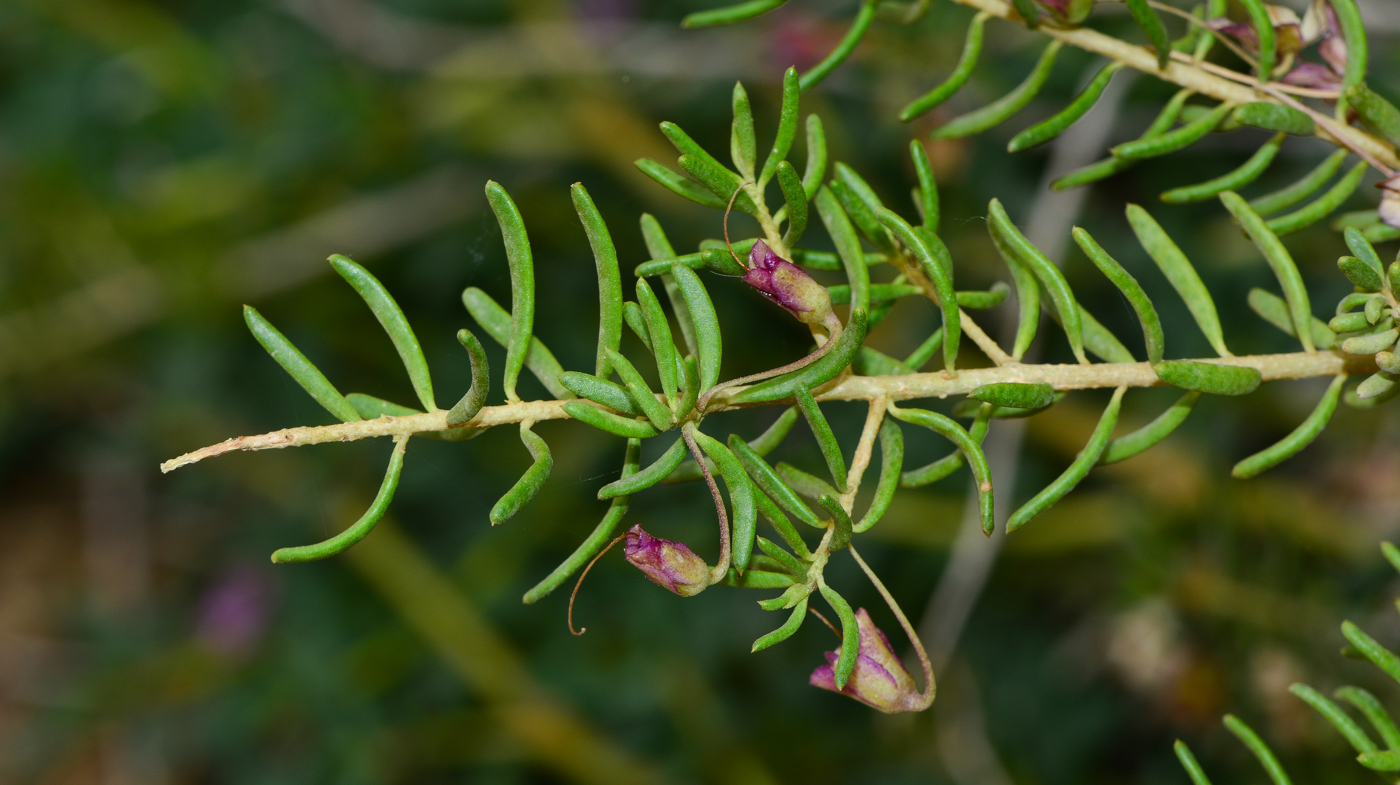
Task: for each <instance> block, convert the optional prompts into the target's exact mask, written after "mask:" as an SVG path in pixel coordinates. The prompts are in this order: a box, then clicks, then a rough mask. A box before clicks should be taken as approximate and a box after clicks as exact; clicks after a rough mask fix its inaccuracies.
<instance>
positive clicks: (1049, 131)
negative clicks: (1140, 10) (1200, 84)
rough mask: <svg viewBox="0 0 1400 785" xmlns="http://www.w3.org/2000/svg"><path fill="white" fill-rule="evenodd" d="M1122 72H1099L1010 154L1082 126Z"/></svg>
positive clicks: (1019, 138)
mask: <svg viewBox="0 0 1400 785" xmlns="http://www.w3.org/2000/svg"><path fill="white" fill-rule="evenodd" d="M1143 1H1144V0H1129V7H1130V8H1131V7H1132V3H1141V2H1143ZM1148 12H1149V13H1151V10H1150V9H1149V11H1148ZM1159 24H1160V22H1159ZM1164 32H1165V31H1164ZM1121 68H1123V64H1122V63H1119V62H1112V63H1109V64H1108V65H1106V66H1104V67H1103V68H1101V69H1099V72H1098V73H1097V74H1095V75H1094V78H1093V79H1091V80H1089V84H1088V85H1086V86H1085V88H1084V89H1083V90H1082V91H1080V93H1079V95H1077V96H1075V97H1074V100H1073V101H1071V102H1070V103H1069V105H1068V106H1066V107H1065V108H1064V109H1061V110H1060V111H1059V112H1057V113H1056V114H1054V115H1052V116H1050V117H1049V118H1047V119H1045V120H1042V121H1041V122H1039V123H1036V124H1035V125H1033V126H1031V127H1030V128H1027V129H1026V130H1024V131H1022V132H1021V133H1019V134H1016V135H1015V136H1014V137H1012V138H1011V142H1010V143H1009V144H1007V145H1006V151H1007V152H1008V153H1019V152H1021V151H1022V150H1029V149H1030V148H1032V147H1036V146H1037V145H1042V144H1045V143H1046V142H1048V141H1050V140H1051V139H1054V138H1055V137H1057V136H1059V135H1060V134H1062V133H1064V132H1065V131H1066V130H1068V129H1069V127H1070V126H1071V125H1074V124H1075V123H1076V122H1078V121H1079V118H1081V117H1083V116H1084V115H1086V114H1088V112H1089V110H1090V109H1093V108H1094V104H1096V103H1098V101H1099V98H1100V97H1101V96H1102V95H1103V91H1104V90H1105V89H1107V88H1108V83H1109V81H1110V80H1111V79H1113V75H1114V74H1116V73H1118V71H1119V69H1121Z"/></svg>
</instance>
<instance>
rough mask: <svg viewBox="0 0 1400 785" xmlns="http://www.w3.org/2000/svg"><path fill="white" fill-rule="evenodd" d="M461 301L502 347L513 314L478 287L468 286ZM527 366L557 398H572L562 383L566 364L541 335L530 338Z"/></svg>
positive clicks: (506, 339) (505, 340) (526, 359)
mask: <svg viewBox="0 0 1400 785" xmlns="http://www.w3.org/2000/svg"><path fill="white" fill-rule="evenodd" d="M462 304H463V305H465V306H466V308H467V312H468V313H470V314H471V316H472V318H473V319H475V320H476V323H477V324H479V325H481V329H483V330H485V331H486V334H487V335H489V336H491V338H492V340H494V341H495V342H496V343H498V344H500V345H502V346H506V345H507V344H508V343H509V342H510V334H511V320H510V315H509V314H507V313H506V310H505V309H504V308H502V307H501V306H500V304H499V303H497V302H496V301H495V300H493V299H491V295H489V294H487V293H486V292H483V291H481V290H480V289H478V288H476V287H475V286H472V287H468V288H467V289H466V290H465V291H463V292H462ZM525 366H526V367H527V368H529V369H530V372H531V373H533V374H534V375H535V378H537V379H539V380H540V383H541V384H543V385H544V386H545V389H547V390H549V392H550V394H551V395H553V396H554V397H555V398H572V397H573V393H572V392H570V391H569V389H568V388H567V387H565V386H564V385H563V384H560V382H559V374H561V373H563V372H564V367H563V366H562V365H560V364H559V361H558V360H556V359H554V355H553V354H552V353H551V352H550V351H549V349H548V348H546V347H545V345H544V344H543V343H541V342H540V339H539V338H534V337H532V338H530V348H529V349H528V350H527V351H526V353H525Z"/></svg>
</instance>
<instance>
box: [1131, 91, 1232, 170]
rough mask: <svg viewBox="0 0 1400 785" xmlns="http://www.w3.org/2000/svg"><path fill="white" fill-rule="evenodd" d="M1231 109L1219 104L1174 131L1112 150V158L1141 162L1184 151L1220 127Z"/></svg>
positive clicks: (1229, 105)
mask: <svg viewBox="0 0 1400 785" xmlns="http://www.w3.org/2000/svg"><path fill="white" fill-rule="evenodd" d="M1233 108H1234V105H1233V104H1220V105H1219V106H1217V107H1215V108H1214V109H1212V110H1210V111H1209V112H1206V113H1205V114H1203V115H1201V116H1200V117H1198V118H1196V119H1195V120H1192V121H1191V122H1189V123H1187V124H1186V125H1183V126H1181V127H1180V128H1178V129H1176V130H1175V131H1168V132H1166V133H1163V134H1161V135H1159V136H1154V137H1151V138H1142V139H1137V140H1135V141H1132V142H1124V143H1123V144H1120V145H1118V146H1117V147H1115V148H1113V150H1112V152H1113V157H1114V158H1122V159H1124V160H1129V161H1141V160H1145V159H1148V158H1157V157H1159V156H1163V155H1167V154H1169V153H1174V152H1176V151H1177V150H1184V149H1185V148H1187V147H1190V146H1191V145H1193V144H1195V143H1196V142H1199V141H1200V140H1201V139H1202V138H1203V137H1205V135H1206V134H1208V133H1210V132H1211V131H1213V130H1215V127H1216V126H1218V125H1220V122H1221V121H1222V120H1224V119H1225V117H1226V115H1228V114H1230V110H1231V109H1233Z"/></svg>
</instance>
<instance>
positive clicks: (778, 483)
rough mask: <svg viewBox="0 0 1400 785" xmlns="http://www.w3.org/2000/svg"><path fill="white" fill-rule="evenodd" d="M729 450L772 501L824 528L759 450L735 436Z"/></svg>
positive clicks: (815, 525)
mask: <svg viewBox="0 0 1400 785" xmlns="http://www.w3.org/2000/svg"><path fill="white" fill-rule="evenodd" d="M729 449H730V450H731V451H732V452H733V453H734V456H735V457H736V458H738V459H739V462H740V463H741V464H743V466H744V469H745V470H747V471H748V473H749V476H750V477H752V478H753V481H754V483H755V484H757V485H758V487H759V489H760V490H762V491H763V492H764V493H765V494H767V495H768V497H769V498H770V499H771V500H772V501H775V502H777V503H778V506H780V507H782V508H783V509H784V510H787V511H788V512H790V513H792V514H793V515H794V516H796V517H797V519H798V520H800V521H802V522H803V523H805V524H807V525H808V526H812V527H816V528H822V522H821V519H820V518H818V517H817V515H816V513H814V512H812V508H810V507H808V506H807V503H806V502H804V501H802V499H801V497H799V496H798V495H797V491H795V490H794V489H793V488H792V487H791V486H790V485H788V483H787V482H785V481H784V480H783V478H782V477H780V476H779V475H778V473H777V472H776V471H775V470H774V469H773V467H772V466H770V465H769V464H768V462H767V461H765V460H763V457H762V456H761V455H759V453H758V451H757V450H755V449H754V448H753V447H752V446H751V445H748V444H745V443H744V441H743V440H742V439H739V438H737V437H734V436H731V437H729ZM814 498H815V497H814Z"/></svg>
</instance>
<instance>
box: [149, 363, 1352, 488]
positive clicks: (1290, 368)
mask: <svg viewBox="0 0 1400 785" xmlns="http://www.w3.org/2000/svg"><path fill="white" fill-rule="evenodd" d="M1200 362H1206V363H1217V364H1220V365H1243V366H1247V367H1250V368H1256V369H1258V371H1259V373H1260V375H1261V376H1262V377H1263V379H1264V381H1266V382H1267V381H1275V380H1280V379H1308V378H1314V377H1331V376H1336V375H1337V374H1339V373H1349V374H1365V373H1374V372H1375V370H1376V366H1375V362H1374V360H1373V359H1372V358H1371V357H1369V356H1356V355H1349V354H1343V353H1341V352H1336V351H1330V352H1294V353H1291V354H1262V355H1254V356H1249V357H1229V358H1219V357H1212V358H1207V359H1203V360H1201V361H1200ZM994 382H1026V383H1033V382H1045V383H1048V384H1050V385H1051V386H1052V387H1054V388H1055V389H1057V390H1090V389H1097V388H1105V387H1155V386H1160V385H1162V382H1161V380H1159V379H1158V378H1157V375H1156V374H1155V373H1153V372H1152V366H1151V365H1149V364H1148V363H1145V362H1142V363H1101V364H1098V365H1022V364H1020V363H1008V364H1006V365H1001V366H997V367H994V368H969V369H964V370H961V371H959V372H958V375H957V376H956V377H952V378H949V377H947V376H945V375H944V374H943V372H942V371H934V372H932V373H915V374H908V375H905V376H846V377H844V378H843V379H842V380H841V381H840V382H838V383H837V384H835V385H833V386H832V387H830V388H828V389H826V390H823V391H821V392H819V393H816V394H815V395H814V397H815V398H816V399H817V400H818V401H878V400H881V399H888V400H891V401H907V400H911V399H915V398H947V397H948V396H950V395H966V394H967V393H969V392H972V391H973V390H974V389H976V388H978V387H980V386H982V385H984V384H992V383H994ZM743 389H744V388H742V387H736V388H734V389H732V390H725V391H724V392H722V393H720V394H719V395H716V396H715V397H714V399H712V400H711V402H710V406H709V407H708V409H707V410H706V414H713V413H715V412H721V411H726V410H729V409H738V408H746V407H751V406H763V405H768V404H733V403H730V402H729V401H730V400H731V399H732V397H733V396H734V395H737V394H738V393H739V392H740V391H742V390H743ZM564 403H565V402H564V401H520V402H516V403H508V404H505V405H502V406H487V407H485V408H483V409H482V410H481V411H480V412H478V413H477V415H476V417H474V418H472V420H471V421H470V422H468V423H467V424H465V425H463V426H458V427H459V428H467V429H479V428H490V427H493V426H496V425H507V424H511V423H518V422H521V421H524V420H534V421H537V422H538V421H542V420H560V419H565V418H567V417H568V414H566V413H565V412H564ZM773 403H774V404H779V403H781V404H787V403H790V402H789V401H774V402H773ZM867 422H868V420H867ZM449 429H450V427H449V426H448V424H447V412H446V411H441V410H440V411H436V412H427V413H425V414H413V415H407V416H404V417H389V416H387V415H386V416H383V417H380V418H378V419H374V420H362V421H359V422H347V423H337V424H335V425H314V426H305V427H300V428H286V429H284V430H280V431H273V432H272V433H264V434H259V435H257V436H240V437H238V438H236V439H229V440H227V441H223V442H219V443H218V444H213V445H210V446H208V447H204V448H202V449H199V450H195V451H194V452H190V453H186V454H184V455H181V456H180V457H178V458H172V459H170V460H168V461H166V462H165V463H162V464H161V465H160V470H161V471H162V472H169V471H173V470H175V469H178V468H180V467H181V466H186V465H188V464H191V463H195V462H197V461H202V460H204V459H205V458H212V457H214V456H216V455H223V454H224V453H227V452H236V451H239V450H276V449H281V448H283V447H302V446H305V445H310V444H325V443H328V442H348V441H356V440H359V439H373V438H376V437H380V436H403V435H412V434H416V433H432V432H438V431H446V430H449ZM866 460H867V461H868V460H869V456H868V455H867V456H866Z"/></svg>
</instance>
